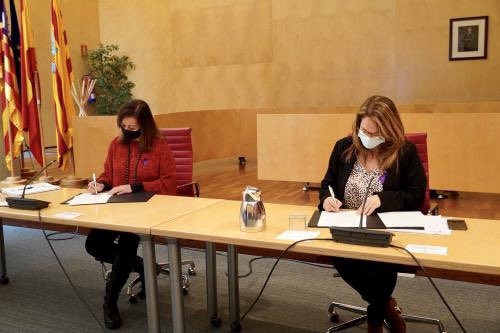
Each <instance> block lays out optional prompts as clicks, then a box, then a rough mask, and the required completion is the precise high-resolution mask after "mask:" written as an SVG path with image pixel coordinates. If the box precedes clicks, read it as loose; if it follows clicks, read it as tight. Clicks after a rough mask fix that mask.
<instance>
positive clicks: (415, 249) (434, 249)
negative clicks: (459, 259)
mask: <svg viewBox="0 0 500 333" xmlns="http://www.w3.org/2000/svg"><path fill="white" fill-rule="evenodd" d="M406 249H407V250H408V251H410V252H411V253H425V254H439V255H442V256H445V255H447V254H448V248H447V247H446V246H434V245H419V244H408V245H406Z"/></svg>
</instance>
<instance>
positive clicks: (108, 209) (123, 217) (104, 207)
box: [0, 188, 221, 333]
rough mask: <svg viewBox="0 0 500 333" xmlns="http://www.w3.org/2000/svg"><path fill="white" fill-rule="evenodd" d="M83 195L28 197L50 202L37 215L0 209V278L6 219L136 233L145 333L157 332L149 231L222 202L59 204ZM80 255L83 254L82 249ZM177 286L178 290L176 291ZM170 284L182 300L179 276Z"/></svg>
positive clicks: (66, 191) (162, 198)
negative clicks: (140, 247)
mask: <svg viewBox="0 0 500 333" xmlns="http://www.w3.org/2000/svg"><path fill="white" fill-rule="evenodd" d="M83 192H85V190H81V189H70V188H62V189H60V190H57V191H51V192H44V193H38V194H33V195H29V198H34V199H40V200H45V201H49V202H51V204H50V205H49V207H47V208H45V209H42V210H41V211H40V212H38V211H30V210H19V209H12V208H8V207H0V277H2V278H3V281H4V282H7V281H8V278H7V264H6V260H5V245H4V236H3V220H5V219H12V220H21V221H33V222H40V223H41V227H44V226H43V224H45V223H54V224H59V225H64V226H75V227H76V226H79V227H86V228H96V229H107V230H115V231H123V232H132V233H136V234H138V235H139V236H140V238H141V242H142V245H143V256H144V273H145V284H146V308H147V316H148V331H149V332H152V333H159V332H160V319H159V310H158V293H157V290H158V286H157V280H156V278H157V276H156V266H155V264H154V263H155V251H154V249H155V248H154V242H153V236H152V235H151V233H150V231H151V228H152V227H153V226H155V225H158V224H161V223H166V222H168V221H170V220H173V219H175V218H177V217H180V216H182V215H184V214H189V213H191V212H194V211H196V210H198V209H203V208H205V207H209V206H210V205H213V204H216V203H218V202H220V201H221V200H218V199H207V198H191V197H181V196H167V195H155V196H153V197H152V198H151V199H150V200H149V201H147V202H134V203H131V202H129V203H113V204H111V203H110V204H98V205H80V206H69V205H67V204H61V203H62V202H63V201H65V200H67V199H69V198H71V197H73V196H75V195H77V194H79V193H83ZM67 212H71V213H79V214H81V215H80V216H76V217H74V218H67V217H61V216H60V215H56V214H61V213H67ZM39 214H40V215H39ZM44 228H45V227H44ZM82 254H85V250H84V249H83V248H82ZM175 255H177V257H175ZM169 258H170V259H171V260H172V261H173V262H176V261H179V263H180V256H179V253H172V254H170V253H169ZM174 266H175V265H174ZM175 269H176V267H174V268H171V272H174V273H175V272H176V271H175ZM176 275H178V274H176ZM177 284H178V285H179V288H177ZM173 285H174V286H175V288H174V290H175V291H178V293H172V298H179V299H182V290H181V288H180V277H179V280H178V281H177V283H173ZM174 294H175V295H174Z"/></svg>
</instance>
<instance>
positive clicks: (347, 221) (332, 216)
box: [318, 210, 366, 228]
mask: <svg viewBox="0 0 500 333" xmlns="http://www.w3.org/2000/svg"><path fill="white" fill-rule="evenodd" d="M359 219H360V215H359V214H358V213H357V212H356V211H355V210H341V211H339V212H336V213H334V212H325V211H322V212H321V215H320V217H319V221H318V227H346V228H357V227H359ZM363 227H366V215H363Z"/></svg>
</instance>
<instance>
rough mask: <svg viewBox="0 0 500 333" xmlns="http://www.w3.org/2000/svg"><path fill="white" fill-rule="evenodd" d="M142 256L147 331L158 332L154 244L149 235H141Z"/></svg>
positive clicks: (158, 319) (158, 313) (158, 315)
mask: <svg viewBox="0 0 500 333" xmlns="http://www.w3.org/2000/svg"><path fill="white" fill-rule="evenodd" d="M141 240H142V255H143V256H144V282H145V284H146V285H145V288H146V309H147V313H148V332H150V333H159V332H160V311H159V309H158V282H157V280H156V277H157V274H156V256H155V244H154V242H153V237H152V236H151V235H141Z"/></svg>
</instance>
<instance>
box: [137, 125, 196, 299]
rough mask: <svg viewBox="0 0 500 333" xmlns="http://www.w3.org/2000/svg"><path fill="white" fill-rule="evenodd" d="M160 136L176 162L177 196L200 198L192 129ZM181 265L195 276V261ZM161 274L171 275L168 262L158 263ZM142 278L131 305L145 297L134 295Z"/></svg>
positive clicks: (185, 283)
mask: <svg viewBox="0 0 500 333" xmlns="http://www.w3.org/2000/svg"><path fill="white" fill-rule="evenodd" d="M159 131H160V134H161V135H163V137H164V138H165V140H166V141H167V144H168V146H169V147H170V150H171V152H172V155H173V157H174V161H175V174H176V179H177V195H181V196H186V197H199V196H200V187H199V185H198V183H197V182H193V144H192V142H191V128H189V127H184V128H160V129H159ZM181 265H188V266H189V268H188V274H189V275H195V274H196V271H195V264H194V262H193V260H189V259H188V260H181ZM158 266H159V268H160V273H162V274H168V273H169V264H168V262H163V263H158ZM139 282H141V281H140V278H139V277H137V278H135V279H134V280H133V281H132V282H130V284H129V285H128V288H127V295H128V298H129V302H130V303H136V302H137V297H140V298H144V295H143V294H141V293H139V294H135V293H134V286H135V285H137V284H138V283H139ZM189 285H190V281H189V277H188V276H187V275H185V274H183V275H182V290H183V292H184V294H187V293H188V290H189Z"/></svg>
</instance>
